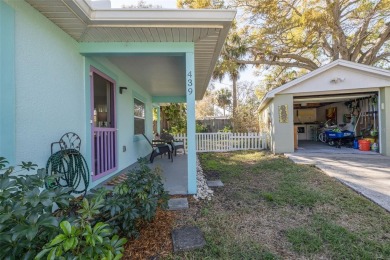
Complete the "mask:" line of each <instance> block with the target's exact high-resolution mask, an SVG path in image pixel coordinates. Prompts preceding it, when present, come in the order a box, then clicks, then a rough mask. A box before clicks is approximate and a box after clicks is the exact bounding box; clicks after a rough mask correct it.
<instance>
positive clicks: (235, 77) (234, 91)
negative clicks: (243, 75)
mask: <svg viewBox="0 0 390 260" xmlns="http://www.w3.org/2000/svg"><path fill="white" fill-rule="evenodd" d="M232 81H233V91H232V92H233V111H232V115H233V118H234V116H235V114H236V108H237V76H233V78H232Z"/></svg>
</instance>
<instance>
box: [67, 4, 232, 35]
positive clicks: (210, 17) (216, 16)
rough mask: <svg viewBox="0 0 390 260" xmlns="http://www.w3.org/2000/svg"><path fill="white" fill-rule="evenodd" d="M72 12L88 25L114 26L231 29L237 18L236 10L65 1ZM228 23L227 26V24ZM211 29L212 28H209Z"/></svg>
mask: <svg viewBox="0 0 390 260" xmlns="http://www.w3.org/2000/svg"><path fill="white" fill-rule="evenodd" d="M63 2H64V3H65V4H66V5H68V6H69V7H70V8H71V10H72V11H73V12H74V13H76V14H77V15H78V16H79V17H80V18H81V19H82V20H84V21H85V19H86V18H87V19H88V20H89V21H88V22H87V24H94V23H95V22H98V23H101V22H109V23H110V22H112V23H114V24H118V22H119V23H126V24H131V22H135V23H136V24H153V23H157V24H161V23H166V24H172V23H173V24H175V23H177V24H183V23H184V24H185V23H188V24H197V23H199V24H202V23H203V24H205V25H211V28H213V27H215V24H214V23H221V24H223V25H225V26H226V25H228V26H229V27H230V24H231V22H232V21H233V19H234V17H235V16H236V12H237V11H236V10H220V9H201V10H200V9H126V8H117V9H99V10H94V9H92V8H91V7H90V6H89V4H88V3H87V2H86V1H85V0H63ZM225 23H226V24H225ZM209 27H210V26H209Z"/></svg>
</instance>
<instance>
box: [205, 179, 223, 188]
mask: <svg viewBox="0 0 390 260" xmlns="http://www.w3.org/2000/svg"><path fill="white" fill-rule="evenodd" d="M207 185H208V186H209V187H210V188H215V187H223V183H222V181H221V180H215V181H207Z"/></svg>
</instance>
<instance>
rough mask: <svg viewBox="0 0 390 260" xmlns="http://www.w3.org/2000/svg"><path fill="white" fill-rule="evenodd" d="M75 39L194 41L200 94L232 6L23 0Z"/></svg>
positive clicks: (77, 0)
mask: <svg viewBox="0 0 390 260" xmlns="http://www.w3.org/2000/svg"><path fill="white" fill-rule="evenodd" d="M25 1H26V2H28V3H29V4H30V5H31V6H33V7H34V8H35V9H37V10H38V11H39V12H41V13H42V14H43V15H44V16H46V17H47V18H48V19H49V20H51V21H52V22H53V23H55V24H56V25H57V26H58V27H60V28H61V29H62V30H63V31H65V32H66V33H68V34H69V35H70V36H71V37H72V38H74V39H75V40H76V41H78V42H194V43H195V77H196V78H195V82H196V98H197V99H201V98H202V97H203V94H204V92H205V91H206V88H207V86H208V84H209V81H210V78H211V75H212V72H213V70H214V67H215V64H216V62H217V59H218V56H219V54H220V52H221V49H222V46H223V44H224V42H225V39H226V36H227V34H228V31H229V29H230V26H231V23H232V21H233V19H234V17H235V14H236V11H235V10H214V9H213V10H199V9H98V10H93V9H92V8H91V7H90V6H89V4H88V3H87V2H86V1H85V0H25Z"/></svg>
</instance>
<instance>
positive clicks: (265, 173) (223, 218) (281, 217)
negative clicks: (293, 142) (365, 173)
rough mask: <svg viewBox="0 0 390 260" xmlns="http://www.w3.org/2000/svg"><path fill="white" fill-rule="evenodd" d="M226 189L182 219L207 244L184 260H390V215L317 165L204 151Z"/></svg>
mask: <svg viewBox="0 0 390 260" xmlns="http://www.w3.org/2000/svg"><path fill="white" fill-rule="evenodd" d="M199 157H200V162H201V164H202V167H203V170H204V171H205V172H207V171H212V172H217V173H218V174H219V175H220V177H221V180H222V181H223V182H224V185H225V186H224V187H221V188H218V189H217V190H216V191H215V194H214V198H213V199H212V200H211V201H208V202H203V203H197V204H192V205H190V209H189V211H188V212H187V213H183V214H184V215H185V216H184V217H183V218H182V219H180V221H181V224H191V225H197V226H199V227H200V228H201V229H202V231H203V232H204V234H205V238H206V240H207V246H206V247H204V248H203V249H200V250H196V251H193V252H186V253H181V254H178V255H175V256H173V258H176V257H177V258H180V259H299V258H310V259H319V258H321V259H329V258H331V259H390V214H388V213H387V212H386V211H385V210H383V209H382V208H380V207H379V206H377V205H376V204H374V203H372V202H371V201H369V200H367V199H365V198H364V197H362V196H360V195H358V194H357V193H355V192H354V191H352V190H350V189H349V188H348V187H345V186H344V185H342V184H340V183H339V182H338V181H335V180H334V179H332V178H330V177H329V176H327V175H325V174H324V173H323V172H321V171H320V170H318V169H317V168H315V167H310V166H303V165H296V164H294V163H293V162H291V161H290V160H288V159H286V158H284V157H283V156H274V155H271V154H268V153H265V152H256V151H250V152H248V151H247V152H231V153H202V154H200V156H199Z"/></svg>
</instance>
